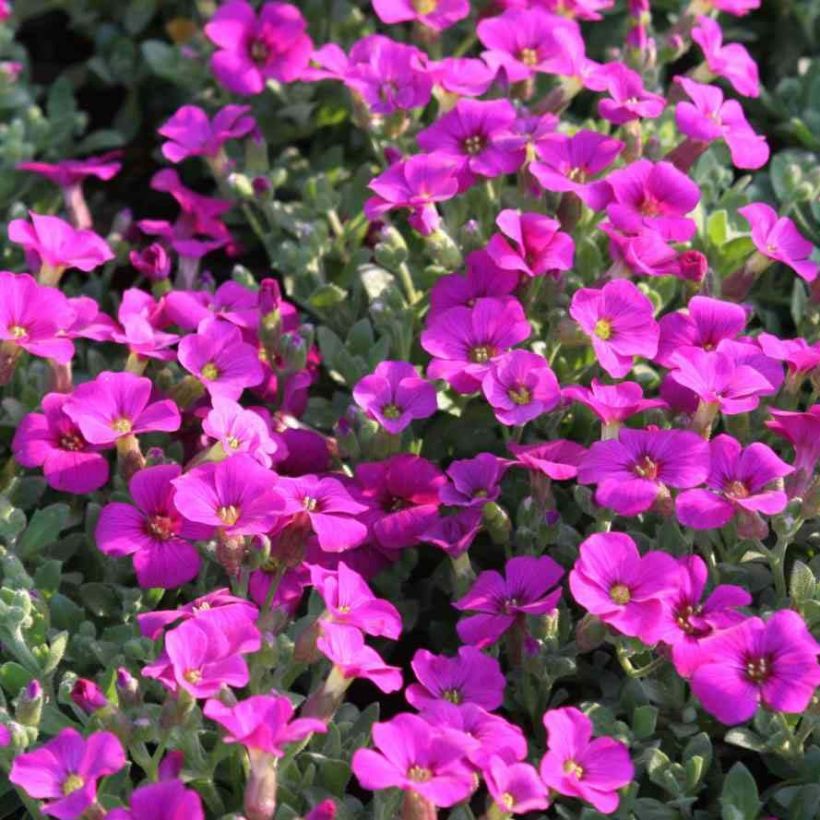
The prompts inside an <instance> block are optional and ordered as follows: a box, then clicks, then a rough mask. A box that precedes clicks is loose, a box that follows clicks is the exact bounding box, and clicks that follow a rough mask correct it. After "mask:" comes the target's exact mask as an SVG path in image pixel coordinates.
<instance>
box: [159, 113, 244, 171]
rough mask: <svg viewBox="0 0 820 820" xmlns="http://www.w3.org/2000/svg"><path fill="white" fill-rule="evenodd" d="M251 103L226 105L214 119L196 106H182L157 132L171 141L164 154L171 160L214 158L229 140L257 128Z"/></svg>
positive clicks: (164, 145)
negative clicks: (251, 112) (251, 111)
mask: <svg viewBox="0 0 820 820" xmlns="http://www.w3.org/2000/svg"><path fill="white" fill-rule="evenodd" d="M250 110H251V108H250V106H249V105H226V106H225V107H224V108H221V109H220V110H219V111H217V112H216V114H215V116H214V118H213V119H212V120H210V119H208V115H207V114H206V113H205V112H204V111H203V110H202V109H201V108H199V106H196V105H183V106H182V108H179V109H178V110H177V111H176V113H175V114H174V115H173V116H172V117H171V118H170V119H169V120H168V121H167V122H166V123H165V124H164V125H163V126H161V127H160V128H158V129H157V133H158V134H159V135H160V136H161V137H165V138H166V139H167V140H168V142H166V143H163V145H162V154H163V156H164V157H165V158H166V159H167V160H168V161H169V162H182V161H183V160H184V159H187V158H188V157H208V158H210V159H213V158H214V157H216V156H218V155H219V153H220V152H221V151H222V150H223V147H224V145H225V143H226V142H228V140H233V139H239V138H240V137H245V136H247V135H248V134H250V133H251V131H253V130H254V129H255V128H256V120H255V119H254V118H253V117H252V116H251V114H250Z"/></svg>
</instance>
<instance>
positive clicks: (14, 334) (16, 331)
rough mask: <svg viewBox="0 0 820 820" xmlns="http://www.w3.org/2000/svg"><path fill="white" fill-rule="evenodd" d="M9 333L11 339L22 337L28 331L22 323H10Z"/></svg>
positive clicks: (26, 334)
mask: <svg viewBox="0 0 820 820" xmlns="http://www.w3.org/2000/svg"><path fill="white" fill-rule="evenodd" d="M9 333H10V334H11V338H12V339H22V338H23V336H28V331H27V330H26V329H25V328H24V327H23V326H22V325H11V327H9Z"/></svg>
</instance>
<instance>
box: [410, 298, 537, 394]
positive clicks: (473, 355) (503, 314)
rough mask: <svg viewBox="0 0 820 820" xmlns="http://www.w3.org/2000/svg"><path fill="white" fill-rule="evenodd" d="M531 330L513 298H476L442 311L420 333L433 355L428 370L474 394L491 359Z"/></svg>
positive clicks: (456, 388) (460, 388)
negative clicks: (471, 302)
mask: <svg viewBox="0 0 820 820" xmlns="http://www.w3.org/2000/svg"><path fill="white" fill-rule="evenodd" d="M530 333H531V328H530V324H529V322H528V321H527V317H526V315H525V314H524V309H523V308H522V307H521V303H520V302H519V301H518V300H517V299H514V298H513V297H507V298H504V299H489V298H488V299H476V302H475V305H474V306H473V307H472V308H466V307H454V308H450V309H449V310H445V311H442V312H441V313H438V314H436V315H435V316H434V317H432V318H431V319H430V321H429V323H428V325H427V327H426V328H425V330H424V331H422V334H421V346H422V347H423V348H424V349H425V350H426V351H427V352H428V353H429V354H430V355H431V356H433V361H432V362H431V363H430V365H429V367H428V368H427V373H428V375H429V376H430V377H431V378H434V379H445V380H446V381H447V382H448V383H449V384H450V386H451V387H452V388H453V389H454V390H455V391H456V392H458V393H474V392H476V391H477V390H479V389H480V387H481V382H482V379H483V378H484V376H485V375H486V374H487V372H488V371H489V369H490V362H491V361H492V360H493V359H494V358H495V357H496V356H499V355H500V354H501V353H504V352H505V351H507V350H509V349H510V348H511V347H513V346H514V345H516V344H518V343H519V342H523V341H524V340H525V339H527V338H528V337H529V335H530Z"/></svg>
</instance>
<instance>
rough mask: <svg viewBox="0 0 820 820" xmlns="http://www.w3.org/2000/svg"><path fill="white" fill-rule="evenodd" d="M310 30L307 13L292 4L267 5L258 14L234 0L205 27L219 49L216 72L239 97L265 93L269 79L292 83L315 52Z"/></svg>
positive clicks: (213, 64) (214, 60) (214, 61)
mask: <svg viewBox="0 0 820 820" xmlns="http://www.w3.org/2000/svg"><path fill="white" fill-rule="evenodd" d="M306 29H307V23H306V22H305V18H304V17H303V16H302V13H301V12H300V11H299V9H298V8H297V7H296V6H293V5H291V4H290V3H278V2H274V3H270V2H269V3H265V4H263V6H262V8H261V9H260V10H259V14H258V16H257V14H256V12H254V10H253V6H251V4H250V3H247V2H245V0H230V2H228V3H225V4H223V5H222V6H220V7H219V8H218V9H217V11H216V14H214V16H213V17H212V18H211V20H210V22H209V23H208V24H207V25H206V26H205V36H206V37H207V38H208V39H209V40H210V41H211V42H212V43H213V44H214V45H215V46H216V47H217V49H218V50H217V51H216V53H215V54H214V55H213V57H211V69H212V70H213V72H214V75H215V76H216V78H217V80H219V82H220V83H221V84H222V85H223V86H225V88H227V89H228V91H233V92H234V93H236V94H244V95H248V94H261V93H262V91H263V90H264V88H265V83H267V81H268V80H276V81H277V82H280V83H291V82H293V81H294V80H298V79H299V75H300V74H301V73H302V71H304V69H305V68H307V65H308V61H309V60H310V55H311V53H312V51H313V42H312V41H311V39H310V37H309V36H308V35H307V33H306Z"/></svg>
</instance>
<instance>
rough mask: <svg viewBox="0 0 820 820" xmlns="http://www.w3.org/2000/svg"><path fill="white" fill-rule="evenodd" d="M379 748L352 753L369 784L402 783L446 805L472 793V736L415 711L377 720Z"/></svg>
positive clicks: (357, 770) (363, 781) (365, 784)
mask: <svg viewBox="0 0 820 820" xmlns="http://www.w3.org/2000/svg"><path fill="white" fill-rule="evenodd" d="M373 743H374V744H375V746H376V749H377V750H378V751H376V750H373V749H358V750H357V751H356V752H354V754H353V762H352V768H353V773H354V774H355V775H356V777H357V778H358V780H359V783H360V784H361V786H362V787H363V788H365V789H370V790H374V791H375V790H379V789H390V788H399V789H403V790H404V791H412V792H415V793H416V794H417V795H419V796H420V797H422V798H424V799H425V800H427V801H429V802H430V803H432V804H433V805H434V806H440V807H443V808H447V807H449V806H453V805H455V804H456V803H460V802H461V801H462V800H465V799H466V798H467V797H469V796H470V794H471V793H472V791H473V790H474V788H475V778H474V775H473V770H472V769H471V768H470V766H469V765H468V764H467V762H466V760H465V754H466V751H467V749H468V748H469V738H466V737H464V736H463V735H461V734H460V733H458V732H454V731H452V730H445V729H439V728H436V727H435V726H431V725H430V724H429V723H428V722H427V721H426V720H424V719H423V718H420V717H418V716H417V715H411V714H399V715H396V717H394V718H393V719H392V720H389V721H387V722H385V723H375V724H373Z"/></svg>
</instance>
